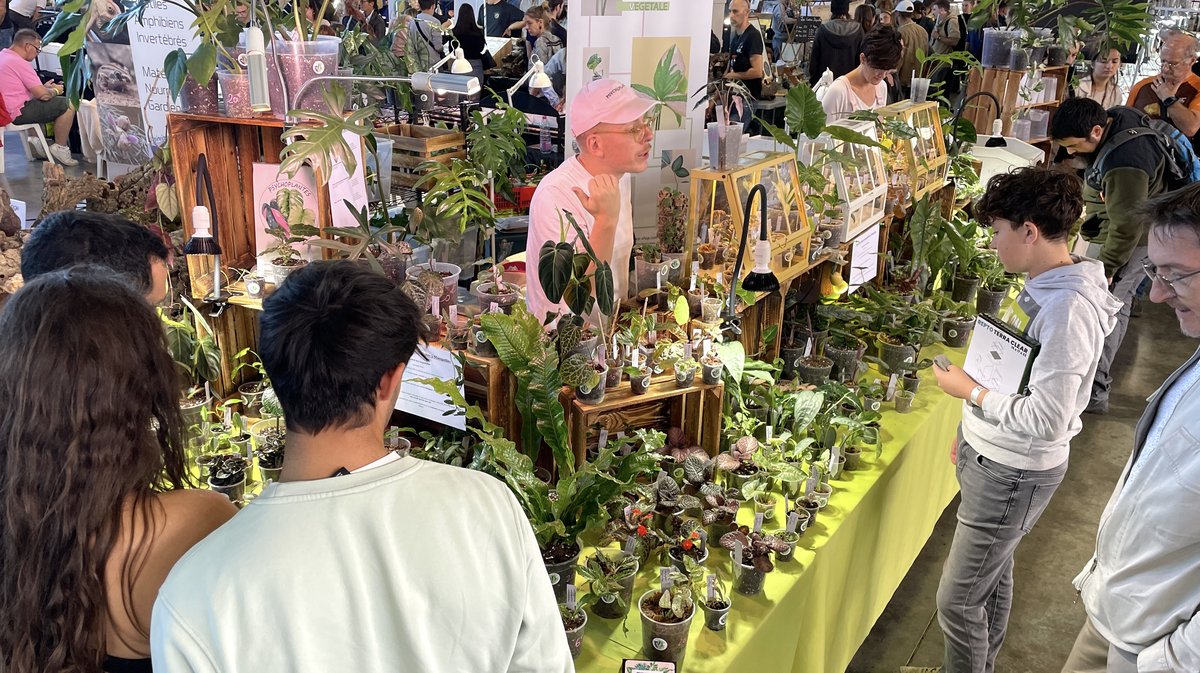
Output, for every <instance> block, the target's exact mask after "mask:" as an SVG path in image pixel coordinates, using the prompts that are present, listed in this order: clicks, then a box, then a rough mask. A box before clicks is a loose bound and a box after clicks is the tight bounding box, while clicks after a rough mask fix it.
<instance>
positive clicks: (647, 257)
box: [633, 243, 666, 293]
mask: <svg viewBox="0 0 1200 673" xmlns="http://www.w3.org/2000/svg"><path fill="white" fill-rule="evenodd" d="M637 248H638V249H637V250H635V251H634V253H635V254H634V258H633V273H634V277H635V278H636V279H637V288H636V289H637V291H638V292H639V293H640V292H645V291H647V290H650V291H655V292H657V291H658V290H661V289H662V286H663V282H664V281H665V280H666V278H665V274H663V256H662V248H660V247H659V246H658V244H657V243H643V244H640V245H638V246H637ZM656 276H657V277H658V278H657V279H656Z"/></svg>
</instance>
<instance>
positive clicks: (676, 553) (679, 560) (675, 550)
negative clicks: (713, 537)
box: [667, 547, 708, 574]
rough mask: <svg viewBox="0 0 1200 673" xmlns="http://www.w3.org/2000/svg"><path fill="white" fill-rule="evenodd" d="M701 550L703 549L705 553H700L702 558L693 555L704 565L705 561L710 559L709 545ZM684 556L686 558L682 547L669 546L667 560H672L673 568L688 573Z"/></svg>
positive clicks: (695, 559)
mask: <svg viewBox="0 0 1200 673" xmlns="http://www.w3.org/2000/svg"><path fill="white" fill-rule="evenodd" d="M701 551H703V552H704V553H703V554H701V555H700V558H696V557H694V556H693V557H692V559H693V560H694V561H695V562H696V563H699V564H700V565H704V563H705V562H706V561H708V547H705V548H704V549H702V550H701ZM683 558H684V553H683V550H682V549H681V548H679V547H667V560H668V561H670V563H671V566H672V567H673V568H675V569H676V570H678V571H679V572H681V573H684V574H687V570H685V566H684V562H683Z"/></svg>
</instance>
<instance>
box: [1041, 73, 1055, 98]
mask: <svg viewBox="0 0 1200 673" xmlns="http://www.w3.org/2000/svg"><path fill="white" fill-rule="evenodd" d="M1056 100H1058V80H1057V79H1055V78H1053V77H1043V78H1042V102H1044V103H1050V102H1053V101H1056Z"/></svg>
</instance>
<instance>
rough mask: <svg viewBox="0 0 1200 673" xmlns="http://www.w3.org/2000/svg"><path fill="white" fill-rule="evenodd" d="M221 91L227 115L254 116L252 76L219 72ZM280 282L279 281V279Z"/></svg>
mask: <svg viewBox="0 0 1200 673" xmlns="http://www.w3.org/2000/svg"><path fill="white" fill-rule="evenodd" d="M217 81H219V82H220V83H221V92H222V93H223V94H224V96H225V116H226V117H239V118H246V117H253V116H254V110H252V109H251V108H250V76H249V75H247V74H246V73H244V72H223V71H220V72H217ZM277 282H278V281H277Z"/></svg>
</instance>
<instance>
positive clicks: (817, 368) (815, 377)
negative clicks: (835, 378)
mask: <svg viewBox="0 0 1200 673" xmlns="http://www.w3.org/2000/svg"><path fill="white" fill-rule="evenodd" d="M832 371H833V360H831V359H829V358H827V357H825V356H823V355H809V356H807V357H802V358H800V359H798V360H797V361H796V373H797V374H798V375H799V376H800V382H801V383H806V384H808V385H812V386H815V385H819V384H821V383H823V382H824V381H826V380H828V379H829V374H830V373H831V372H832Z"/></svg>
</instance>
